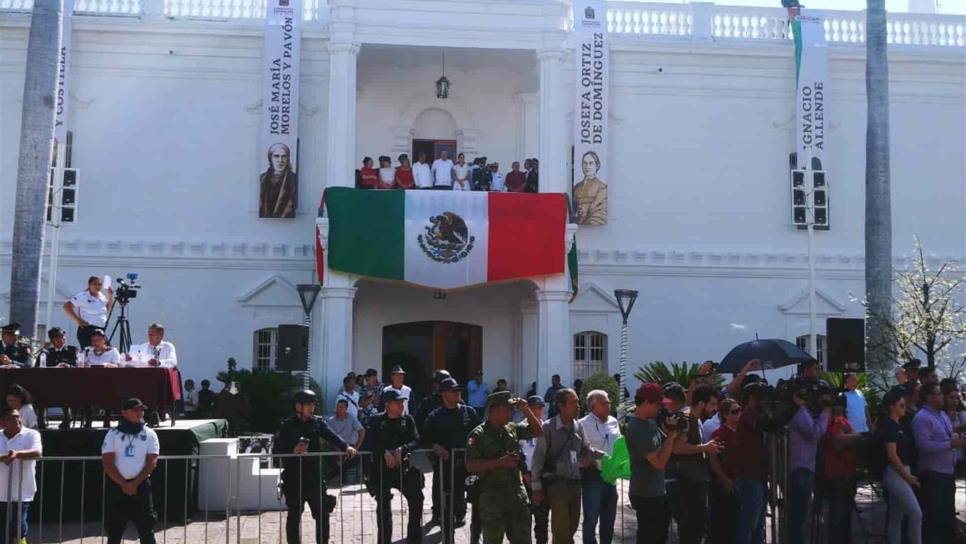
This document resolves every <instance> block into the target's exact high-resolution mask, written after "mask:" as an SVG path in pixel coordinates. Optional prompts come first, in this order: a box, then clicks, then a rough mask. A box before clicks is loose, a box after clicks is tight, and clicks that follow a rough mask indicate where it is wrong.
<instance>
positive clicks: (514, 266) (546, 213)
mask: <svg viewBox="0 0 966 544" xmlns="http://www.w3.org/2000/svg"><path fill="white" fill-rule="evenodd" d="M489 216H490V233H489V238H490V240H489V244H490V248H489V249H490V253H489V257H488V264H487V281H500V280H509V279H516V278H526V277H529V276H546V275H550V274H562V273H563V272H564V250H565V249H566V248H565V240H564V231H565V229H566V224H567V200H566V197H565V196H564V195H562V194H556V193H547V194H520V193H490V194H489Z"/></svg>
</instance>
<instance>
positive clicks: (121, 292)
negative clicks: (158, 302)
mask: <svg viewBox="0 0 966 544" xmlns="http://www.w3.org/2000/svg"><path fill="white" fill-rule="evenodd" d="M114 281H116V282H117V289H116V290H115V291H114V298H115V299H117V302H118V303H119V304H121V305H124V304H127V303H128V302H130V301H131V299H132V298H135V297H137V296H138V289H140V288H141V286H140V285H138V284H137V281H138V273H137V272H128V273H127V275H126V279H124V278H121V277H117V278H114Z"/></svg>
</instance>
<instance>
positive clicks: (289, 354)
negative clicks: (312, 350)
mask: <svg viewBox="0 0 966 544" xmlns="http://www.w3.org/2000/svg"><path fill="white" fill-rule="evenodd" d="M275 350H276V351H275V370H288V371H302V370H306V369H307V368H308V365H309V328H308V327H306V326H305V325H279V326H278V343H277V345H276V347H275Z"/></svg>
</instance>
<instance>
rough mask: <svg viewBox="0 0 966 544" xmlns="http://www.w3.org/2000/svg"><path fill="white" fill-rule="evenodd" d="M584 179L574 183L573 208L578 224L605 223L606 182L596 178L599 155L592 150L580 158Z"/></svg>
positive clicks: (598, 169)
mask: <svg viewBox="0 0 966 544" xmlns="http://www.w3.org/2000/svg"><path fill="white" fill-rule="evenodd" d="M581 169H582V171H583V173H584V179H582V180H581V181H580V182H579V183H577V184H575V185H574V208H575V210H576V214H577V224H578V225H606V224H607V184H606V183H604V182H603V181H601V180H599V179H597V172H599V171H600V157H598V156H597V153H596V152H594V151H588V152H586V153H584V156H583V157H582V158H581Z"/></svg>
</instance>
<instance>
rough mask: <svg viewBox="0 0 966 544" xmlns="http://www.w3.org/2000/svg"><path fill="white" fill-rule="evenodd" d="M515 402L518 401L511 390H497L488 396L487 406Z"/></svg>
mask: <svg viewBox="0 0 966 544" xmlns="http://www.w3.org/2000/svg"><path fill="white" fill-rule="evenodd" d="M514 402H516V399H515V398H513V394H512V393H510V392H509V391H497V392H496V393H490V394H489V396H487V397H486V407H487V408H489V407H491V406H513V404H514Z"/></svg>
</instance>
